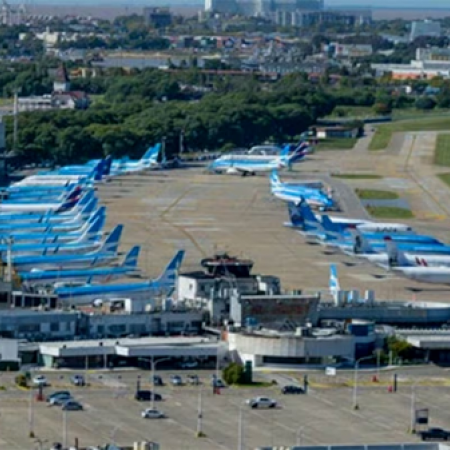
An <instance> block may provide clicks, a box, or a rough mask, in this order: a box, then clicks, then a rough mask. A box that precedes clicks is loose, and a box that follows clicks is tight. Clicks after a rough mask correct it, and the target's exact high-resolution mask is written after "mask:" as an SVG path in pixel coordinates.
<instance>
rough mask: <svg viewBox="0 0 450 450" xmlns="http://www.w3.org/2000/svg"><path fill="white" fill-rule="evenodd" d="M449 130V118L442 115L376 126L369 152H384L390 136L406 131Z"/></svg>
mask: <svg viewBox="0 0 450 450" xmlns="http://www.w3.org/2000/svg"><path fill="white" fill-rule="evenodd" d="M448 129H450V116H443V115H442V113H441V114H440V115H439V116H436V117H426V116H425V115H424V117H423V118H421V119H416V120H404V121H398V122H391V123H388V124H384V125H378V126H377V129H376V132H375V135H374V136H373V138H372V141H371V142H370V144H369V150H384V149H385V148H386V147H387V146H388V145H389V142H390V141H391V138H392V134H393V133H397V132H408V131H440V130H448Z"/></svg>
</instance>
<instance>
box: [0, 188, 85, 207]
mask: <svg viewBox="0 0 450 450" xmlns="http://www.w3.org/2000/svg"><path fill="white" fill-rule="evenodd" d="M80 194H81V188H80V187H79V186H76V187H75V188H74V189H72V191H71V192H70V193H69V194H68V195H67V196H66V198H65V199H64V200H62V201H59V202H44V203H36V202H33V201H30V202H28V203H26V202H21V203H14V202H12V201H11V202H9V201H7V200H5V201H3V202H1V203H0V211H2V212H6V211H31V212H33V211H37V212H39V211H41V212H47V211H57V212H61V211H67V210H70V209H71V208H73V207H74V206H75V205H76V204H77V203H78V201H79V200H80Z"/></svg>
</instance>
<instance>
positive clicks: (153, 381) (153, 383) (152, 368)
mask: <svg viewBox="0 0 450 450" xmlns="http://www.w3.org/2000/svg"><path fill="white" fill-rule="evenodd" d="M139 359H141V360H142V361H148V362H150V366H151V375H150V376H151V378H152V391H151V395H150V400H151V405H150V407H151V409H154V408H155V369H156V365H157V364H159V363H160V362H163V361H168V360H169V359H170V358H161V359H157V360H156V361H155V357H154V356H152V357H151V358H139Z"/></svg>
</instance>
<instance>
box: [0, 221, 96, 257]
mask: <svg viewBox="0 0 450 450" xmlns="http://www.w3.org/2000/svg"><path fill="white" fill-rule="evenodd" d="M102 226H103V221H102V220H101V218H100V217H98V218H97V219H96V221H95V222H92V223H91V224H90V226H89V227H88V228H86V230H85V231H84V232H83V233H82V234H81V235H80V236H79V237H78V238H77V239H74V240H71V241H66V242H44V243H37V242H31V243H30V242H20V241H19V242H17V240H14V241H13V243H12V244H11V245H8V244H3V243H0V253H2V254H5V253H6V252H7V251H8V250H10V251H11V254H12V255H14V256H25V255H51V254H58V255H67V254H80V253H87V252H92V251H94V250H96V249H97V248H98V247H101V246H102V242H101V241H100V236H101V227H102Z"/></svg>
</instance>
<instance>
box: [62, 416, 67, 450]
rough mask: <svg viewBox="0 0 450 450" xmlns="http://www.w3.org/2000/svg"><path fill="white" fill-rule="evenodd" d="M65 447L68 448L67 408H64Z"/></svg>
mask: <svg viewBox="0 0 450 450" xmlns="http://www.w3.org/2000/svg"><path fill="white" fill-rule="evenodd" d="M62 441H63V447H64V448H67V410H65V409H63V439H62Z"/></svg>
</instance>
